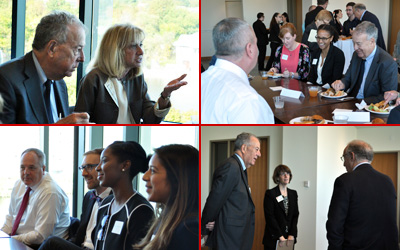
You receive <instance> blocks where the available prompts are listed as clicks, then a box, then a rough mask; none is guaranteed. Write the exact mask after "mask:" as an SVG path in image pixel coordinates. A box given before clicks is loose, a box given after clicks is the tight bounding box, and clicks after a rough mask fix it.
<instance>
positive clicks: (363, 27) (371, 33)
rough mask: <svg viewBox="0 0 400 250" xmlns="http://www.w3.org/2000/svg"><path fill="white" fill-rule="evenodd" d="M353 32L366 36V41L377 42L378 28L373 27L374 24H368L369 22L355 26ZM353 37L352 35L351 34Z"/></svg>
mask: <svg viewBox="0 0 400 250" xmlns="http://www.w3.org/2000/svg"><path fill="white" fill-rule="evenodd" d="M354 32H355V33H357V34H366V35H367V39H368V40H371V38H374V39H375V43H376V41H377V40H378V28H377V27H376V26H375V24H373V23H371V22H369V21H364V22H362V23H360V24H359V25H357V27H356V28H355V29H354ZM353 35H354V33H353Z"/></svg>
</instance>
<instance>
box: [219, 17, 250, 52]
mask: <svg viewBox="0 0 400 250" xmlns="http://www.w3.org/2000/svg"><path fill="white" fill-rule="evenodd" d="M213 42H214V47H215V50H216V52H215V54H216V55H217V56H233V57H235V58H239V57H240V56H242V55H243V53H244V51H245V48H246V44H247V43H249V42H255V41H254V35H252V28H251V26H250V25H249V24H248V23H246V22H245V21H243V20H241V19H239V18H225V19H223V20H221V21H220V22H219V23H217V24H216V25H215V27H214V29H213Z"/></svg>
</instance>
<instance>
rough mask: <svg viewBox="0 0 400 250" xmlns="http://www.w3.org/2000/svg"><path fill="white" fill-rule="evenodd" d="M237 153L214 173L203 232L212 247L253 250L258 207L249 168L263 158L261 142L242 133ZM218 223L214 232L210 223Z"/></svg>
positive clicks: (207, 242) (237, 142)
mask: <svg viewBox="0 0 400 250" xmlns="http://www.w3.org/2000/svg"><path fill="white" fill-rule="evenodd" d="M234 150H235V154H234V155H233V156H232V157H230V158H228V159H227V160H225V161H224V162H222V163H221V164H220V166H219V167H218V168H217V169H216V170H215V172H214V176H213V183H212V187H211V192H210V194H209V195H208V198H207V201H206V204H205V206H204V209H203V214H202V217H201V232H202V236H204V237H205V241H206V245H207V246H209V247H217V249H219V250H224V249H226V250H228V249H229V250H230V249H237V250H250V249H251V248H252V245H253V237H254V225H255V207H254V203H253V200H252V198H251V194H250V189H249V185H248V182H247V168H249V167H251V166H253V165H254V164H255V162H256V160H257V158H258V157H260V156H261V153H260V141H259V140H258V139H257V137H255V136H254V135H252V134H249V133H242V134H240V135H238V136H237V138H236V141H235V149H234ZM214 221H215V226H214V227H213V228H212V227H211V228H210V222H211V223H213V222H214ZM209 229H212V231H211V232H209ZM208 234H209V236H208Z"/></svg>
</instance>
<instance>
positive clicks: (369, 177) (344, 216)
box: [326, 164, 399, 250]
mask: <svg viewBox="0 0 400 250" xmlns="http://www.w3.org/2000/svg"><path fill="white" fill-rule="evenodd" d="M326 230H327V238H328V242H329V246H328V250H339V249H340V250H346V249H349V250H350V249H364V250H377V249H379V250H394V249H396V250H398V249H399V245H398V230H397V224H396V191H395V189H394V186H393V182H392V180H391V179H390V178H389V177H388V176H387V175H384V174H382V173H380V172H378V171H376V170H375V169H373V168H372V166H371V165H370V164H362V165H360V166H358V167H357V168H356V169H355V170H354V171H353V172H350V173H345V174H343V175H341V176H340V177H338V178H337V179H336V180H335V186H334V189H333V194H332V199H331V203H330V206H329V212H328V221H327V222H326Z"/></svg>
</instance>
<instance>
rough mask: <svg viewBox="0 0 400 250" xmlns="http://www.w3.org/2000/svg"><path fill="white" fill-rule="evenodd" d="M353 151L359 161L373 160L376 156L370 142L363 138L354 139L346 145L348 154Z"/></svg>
mask: <svg viewBox="0 0 400 250" xmlns="http://www.w3.org/2000/svg"><path fill="white" fill-rule="evenodd" d="M350 152H353V153H354V156H355V159H356V161H357V162H360V161H361V160H368V161H369V162H371V161H372V159H373V158H374V151H373V149H372V147H371V145H369V144H368V143H366V142H365V141H361V140H353V141H351V142H350V143H349V144H348V145H347V147H346V152H345V153H346V154H348V153H350Z"/></svg>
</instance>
